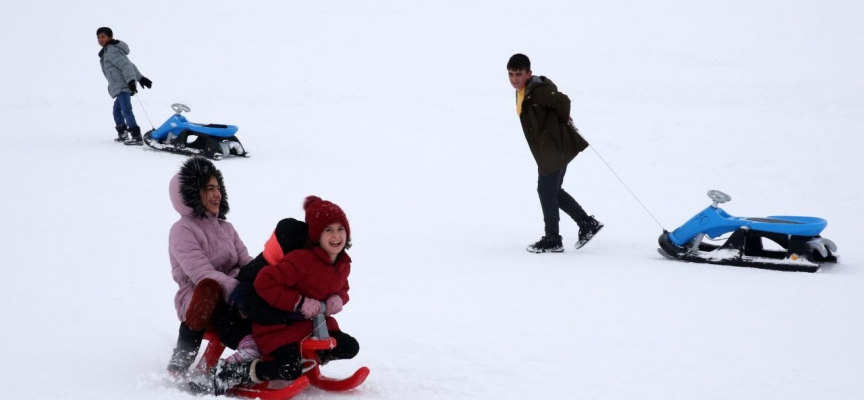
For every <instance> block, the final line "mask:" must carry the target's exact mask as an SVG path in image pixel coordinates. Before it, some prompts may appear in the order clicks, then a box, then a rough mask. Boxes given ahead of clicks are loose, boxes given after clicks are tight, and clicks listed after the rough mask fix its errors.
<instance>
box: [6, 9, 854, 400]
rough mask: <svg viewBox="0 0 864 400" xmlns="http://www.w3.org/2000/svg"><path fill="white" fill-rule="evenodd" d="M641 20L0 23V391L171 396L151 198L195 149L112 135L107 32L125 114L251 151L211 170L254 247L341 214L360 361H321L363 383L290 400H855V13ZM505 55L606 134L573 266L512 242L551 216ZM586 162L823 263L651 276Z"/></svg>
mask: <svg viewBox="0 0 864 400" xmlns="http://www.w3.org/2000/svg"><path fill="white" fill-rule="evenodd" d="M277 3H278V4H277ZM650 3H651V4H649V3H647V2H640V1H605V2H588V1H568V0H558V1H535V2H517V1H471V2H467V1H436V2H410V1H395V0H391V1H386V0H367V1H362V2H227V1H186V2H177V1H170V2H169V1H164V0H153V1H135V2H104V1H99V2H96V1H89V2H65V1H58V0H46V1H31V2H6V3H4V4H2V5H0V16H2V17H0V19H2V23H0V45H2V47H0V48H2V49H3V53H4V56H3V60H2V61H0V81H2V95H0V116H2V122H3V132H4V133H3V135H2V137H3V152H4V155H3V156H2V157H0V182H2V186H3V191H2V193H3V194H2V196H0V209H2V210H4V211H5V215H4V217H3V218H2V222H0V225H2V227H3V229H2V231H0V232H2V233H0V243H2V245H0V246H2V254H3V255H4V262H3V276H4V278H5V279H4V282H5V284H4V285H3V288H2V290H0V321H2V329H0V343H3V344H4V345H5V349H4V351H3V360H4V361H3V363H2V364H3V366H2V367H0V386H2V388H3V389H2V390H0V392H2V396H0V397H2V398H3V399H10V400H30V399H33V400H36V399H58V398H74V399H98V400H101V399H150V400H152V399H158V400H161V399H186V398H189V395H186V394H183V393H180V392H178V391H176V390H174V389H172V388H169V387H167V386H166V385H165V384H164V383H163V381H162V371H163V369H164V366H165V364H166V362H167V360H168V357H169V355H170V352H171V349H172V347H173V344H174V341H175V340H176V329H177V321H176V317H175V314H174V309H173V303H172V300H173V295H174V292H175V290H176V287H175V284H174V282H173V281H172V280H171V277H170V266H169V263H168V255H167V237H168V229H169V227H170V226H171V224H172V223H173V222H174V221H175V220H176V219H177V215H176V213H175V212H174V211H173V209H172V208H171V206H170V204H169V201H168V196H167V185H168V180H169V179H170V177H171V176H172V174H173V173H174V172H176V170H177V169H178V168H179V166H180V164H181V163H182V162H183V160H184V158H183V157H181V156H177V155H172V154H164V153H156V152H152V151H147V150H144V149H142V148H130V147H124V146H120V145H117V144H115V143H113V142H112V141H111V138H112V137H113V135H114V131H113V121H112V119H111V99H110V98H109V97H108V96H107V92H106V90H105V80H104V78H103V77H102V75H101V71H100V69H99V64H98V58H97V52H98V51H99V47H98V45H97V43H96V37H95V31H96V28H98V27H99V26H103V25H107V26H110V27H112V28H113V29H114V32H115V36H116V37H117V38H118V39H122V40H124V41H126V42H127V43H128V44H129V45H130V47H131V49H132V52H131V54H130V57H131V59H132V60H133V61H134V62H135V63H136V64H137V65H138V67H139V68H140V70H141V71H142V72H143V73H144V75H145V76H147V77H149V78H151V79H152V80H153V82H154V86H153V89H152V90H145V91H143V92H142V93H141V95H140V96H137V97H136V98H135V99H133V106H134V107H135V112H136V116H137V118H138V121H139V124H140V125H141V126H142V127H143V128H145V129H149V128H150V127H151V125H159V124H161V122H162V121H163V120H164V119H165V118H167V117H168V116H169V115H170V113H171V111H170V110H169V108H168V106H169V105H170V104H171V103H174V102H183V103H186V104H188V105H189V106H190V107H191V108H192V110H193V111H192V113H191V114H190V115H189V117H190V119H191V120H193V121H198V122H221V123H230V124H235V125H238V126H240V132H239V136H240V138H241V139H242V140H243V142H244V144H245V145H246V146H247V148H248V150H249V151H250V152H251V153H252V158H250V159H240V160H223V161H220V162H219V163H218V167H219V168H220V169H221V170H222V171H223V173H224V175H225V182H226V187H227V191H228V194H229V197H230V201H231V206H232V211H231V213H230V214H229V221H231V222H232V223H233V224H234V226H235V227H236V228H237V230H238V232H239V233H240V235H241V237H242V238H243V240H244V241H245V242H246V244H247V246H249V247H250V249H251V250H252V251H253V252H254V253H257V252H258V251H260V250H261V249H262V248H263V244H264V241H265V240H266V239H267V237H268V236H269V235H270V233H271V231H272V229H273V228H274V227H275V224H276V222H277V221H278V220H279V219H281V218H284V217H289V216H293V217H302V210H301V206H300V205H301V201H302V199H303V197H305V196H307V195H310V194H315V195H319V196H321V197H323V198H325V199H329V200H333V201H335V202H337V203H338V204H340V205H341V206H342V207H343V208H344V209H345V210H346V212H347V214H348V217H349V219H350V221H351V224H352V232H353V234H354V238H353V239H354V248H353V249H352V250H351V255H352V258H353V259H354V260H355V263H354V268H353V274H352V276H351V283H352V290H351V295H352V301H351V302H350V303H349V304H348V305H346V307H345V310H344V311H343V313H342V314H340V315H339V320H340V324H341V325H342V327H343V329H345V330H346V331H347V332H349V333H351V334H352V335H354V336H355V337H357V338H358V340H359V341H360V343H361V351H360V354H359V355H358V357H357V358H356V359H354V360H350V361H342V362H336V363H332V364H330V365H328V366H327V367H326V368H325V373H327V374H329V375H333V376H340V375H347V374H348V373H349V372H351V371H352V370H354V369H356V368H357V367H358V366H360V365H366V366H369V367H370V368H371V370H372V374H371V375H370V377H369V380H368V381H367V382H366V383H365V384H364V385H363V386H362V387H361V388H359V389H358V390H356V391H355V392H352V393H350V394H329V393H323V392H321V391H317V390H307V391H306V392H304V393H302V394H301V395H300V396H298V399H301V400H302V399H313V398H314V399H318V398H328V399H329V398H344V399H348V398H352V399H353V398H357V399H438V398H446V399H505V398H507V399H511V398H512V399H571V398H578V399H627V400H630V399H658V400H660V399H662V400H672V399H682V400H683V399H687V400H690V399H760V400H764V399H784V400H786V399H861V398H864V383H862V382H864V381H862V380H861V375H862V373H864V344H862V339H864V322H862V319H861V318H860V316H861V312H860V308H861V305H862V304H864V290H862V287H864V269H862V265H864V252H862V251H861V250H860V248H859V247H858V244H859V243H858V242H857V239H858V238H859V237H860V233H855V232H856V231H857V228H858V227H860V226H861V225H862V223H864V217H862V213H861V211H860V209H861V208H860V206H859V202H860V200H859V199H861V198H862V196H864V189H862V186H861V178H860V174H861V173H862V171H864V162H862V158H861V154H862V152H864V141H862V140H861V134H862V133H864V113H862V110H864V75H862V74H861V71H864V56H862V53H861V52H860V45H861V43H862V41H864V28H862V25H861V23H860V17H861V16H862V15H864V3H861V2H859V1H855V0H846V1H843V0H837V1H825V0H812V1H809V0H808V1H796V2H788V1H779V0H757V1H747V2H744V1H715V0H706V1H700V2H692V1H683V0H681V1H675V0H661V1H658V2H650ZM516 52H524V53H526V54H528V55H529V56H530V57H531V59H532V61H533V66H534V68H533V70H534V72H535V74H542V75H547V76H549V77H550V78H551V79H553V80H554V81H555V82H556V83H557V84H558V86H559V87H560V88H561V90H562V91H563V92H564V93H567V94H568V95H570V97H571V99H572V100H573V118H574V120H575V121H576V123H577V125H578V126H579V127H580V129H581V131H582V132H583V133H584V135H585V136H586V137H587V139H588V140H589V141H590V142H591V143H592V145H593V148H591V149H588V150H586V151H585V152H584V153H583V154H581V155H580V156H579V157H578V158H577V159H576V160H575V161H574V162H573V163H572V164H571V165H570V168H569V170H568V174H567V178H566V182H565V187H566V188H567V189H568V190H569V191H570V192H571V193H572V194H573V195H574V196H575V197H576V198H577V199H578V200H579V201H580V202H581V203H582V205H583V206H584V207H585V208H586V210H587V211H588V212H589V213H592V214H595V215H596V216H597V218H598V219H600V220H601V221H603V222H604V223H606V226H607V227H606V228H605V230H604V231H603V232H602V234H601V235H600V236H598V237H597V238H596V239H595V241H593V242H592V243H591V244H590V245H589V246H587V247H585V248H584V249H582V250H579V251H575V250H574V249H573V248H572V244H573V242H575V239H576V235H577V227H576V226H575V224H573V223H570V222H569V221H568V222H563V223H562V233H563V235H564V237H565V241H566V242H567V246H568V248H567V251H566V252H565V253H564V254H553V255H534V254H529V253H527V252H525V250H524V247H525V246H526V245H527V244H529V243H531V242H533V241H535V240H537V239H538V238H539V237H540V236H541V235H542V217H541V214H540V208H539V203H538V201H537V198H536V197H537V196H536V191H535V185H536V166H535V165H534V161H533V159H532V158H531V156H530V153H529V152H528V149H527V146H526V144H525V140H524V138H523V136H522V133H521V131H520V128H519V124H518V120H517V118H516V115H515V110H514V104H513V101H514V98H513V91H512V88H511V87H510V85H509V83H508V82H507V77H506V69H505V64H506V62H507V59H508V58H509V57H510V55H512V54H513V53H516ZM139 101H140V102H139ZM145 110H146V114H145ZM148 118H149V120H148ZM598 154H599V156H602V160H601V158H600V157H599V156H598ZM603 160H605V161H606V162H607V163H608V164H609V165H610V166H611V167H612V168H613V169H614V170H615V172H617V174H618V175H619V176H620V177H621V178H622V179H623V180H624V181H625V182H626V183H627V184H628V185H629V187H630V188H631V189H632V190H633V192H634V193H636V194H637V196H639V199H640V200H641V201H642V202H643V203H644V204H645V206H646V207H647V208H648V209H649V210H650V211H651V213H652V214H653V215H654V217H656V219H657V220H658V221H659V224H660V225H662V227H663V228H666V229H670V230H671V229H674V228H675V227H677V226H678V225H679V224H681V223H683V222H684V221H685V220H687V219H688V218H689V217H690V216H692V215H693V214H694V213H695V212H697V211H698V210H700V209H702V208H703V207H705V206H706V205H707V204H709V200H708V198H707V197H706V196H705V192H706V191H707V190H708V189H720V190H723V191H726V192H727V193H729V194H731V195H732V197H733V201H732V202H731V203H728V204H727V205H726V207H725V209H726V210H727V211H728V212H730V213H731V214H733V215H741V216H765V215H771V214H791V215H814V216H819V217H823V218H826V219H828V221H829V225H828V228H827V229H826V230H825V232H824V236H826V237H828V238H831V239H833V240H834V241H835V242H836V243H837V244H838V246H839V254H840V255H841V263H840V264H838V265H836V266H834V267H832V268H826V269H825V270H823V271H822V272H821V273H818V274H803V273H781V272H773V271H761V270H753V269H742V268H733V267H719V266H710V265H693V264H685V263H676V262H671V261H668V260H665V259H663V258H661V257H660V256H659V255H658V254H657V253H656V251H655V249H656V247H657V246H656V239H657V236H658V235H659V234H660V233H661V231H662V230H661V227H660V226H658V224H657V223H655V221H654V220H653V219H652V218H651V216H649V215H648V213H646V212H645V210H644V209H643V208H642V207H641V206H640V205H639V203H638V202H637V201H636V200H634V198H633V197H631V196H630V194H629V193H628V191H627V189H625V188H624V187H623V186H622V185H621V184H620V183H619V182H618V180H617V179H616V178H615V175H613V174H612V173H611V172H610V171H609V169H607V167H606V165H605V164H604V162H603Z"/></svg>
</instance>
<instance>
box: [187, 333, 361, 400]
mask: <svg viewBox="0 0 864 400" xmlns="http://www.w3.org/2000/svg"><path fill="white" fill-rule="evenodd" d="M204 339H206V340H207V342H208V343H207V347H206V348H205V349H204V354H203V355H202V356H201V361H199V363H198V365H197V366H196V367H195V368H196V369H198V370H199V371H202V372H203V371H207V370H209V369H211V368H213V367H214V366H216V364H217V363H218V362H219V358H220V357H221V356H222V353H223V352H224V351H225V345H223V344H222V342H221V341H220V340H219V336H218V335H217V334H216V333H215V332H207V333H206V334H205V335H204ZM334 347H336V339H334V338H331V337H327V338H325V339H317V338H314V337H312V338H307V339H305V340H303V341H302V342H301V343H300V348H301V350H300V353H301V356H302V357H303V362H304V364H303V371H304V372H303V375H302V376H300V378H298V379H296V380H294V381H292V382H290V383H288V384H287V385H284V386H281V387H280V386H279V382H282V381H279V382H276V381H273V382H263V383H259V384H257V385H255V386H249V387H242V386H241V387H236V388H233V389H229V390H228V394H229V395H231V396H235V397H243V398H250V399H252V398H260V399H261V400H285V399H290V398H291V397H294V396H296V395H297V394H299V393H300V392H302V391H303V389H305V388H306V387H307V386H309V384H310V383H311V384H312V385H313V386H315V387H318V388H320V389H322V390H326V391H332V392H344V391H348V390H351V389H354V388H356V387H357V386H360V385H361V384H363V382H364V381H366V377H368V376H369V368H366V367H361V368H360V369H358V370H357V372H354V374H352V375H351V376H349V377H348V378H345V379H334V378H328V377H326V376H323V375H321V368H320V365H319V362H318V355H317V353H316V351H318V350H327V349H332V348H334Z"/></svg>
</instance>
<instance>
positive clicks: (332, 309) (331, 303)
mask: <svg viewBox="0 0 864 400" xmlns="http://www.w3.org/2000/svg"><path fill="white" fill-rule="evenodd" d="M326 304H327V310H326V311H325V314H327V315H333V314H338V313H339V311H342V298H341V297H339V295H335V294H334V295H332V296H330V297H328V298H327V303H326Z"/></svg>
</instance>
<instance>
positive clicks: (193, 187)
mask: <svg viewBox="0 0 864 400" xmlns="http://www.w3.org/2000/svg"><path fill="white" fill-rule="evenodd" d="M178 176H179V177H180V198H181V199H182V200H183V204H185V205H186V206H187V207H189V208H191V209H192V215H194V216H196V217H198V218H204V217H206V216H207V210H206V209H205V208H204V204H202V203H201V188H202V187H203V186H206V185H207V182H208V181H209V180H210V177H211V176H215V177H216V181H217V182H219V190H220V191H221V192H222V202H221V203H219V219H225V215H226V214H228V210H229V207H228V192H227V191H226V190H225V182H223V181H222V172H220V171H219V170H218V169H216V166H215V165H213V163H212V162H211V161H210V160H208V159H206V158H204V157H200V156H194V157H190V158H189V159H188V160H186V162H185V163H183V166H182V167H180V173H178Z"/></svg>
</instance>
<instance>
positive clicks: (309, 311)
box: [299, 297, 321, 318]
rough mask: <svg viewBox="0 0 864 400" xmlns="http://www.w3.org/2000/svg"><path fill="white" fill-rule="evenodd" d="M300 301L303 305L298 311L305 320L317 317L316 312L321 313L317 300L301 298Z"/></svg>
mask: <svg viewBox="0 0 864 400" xmlns="http://www.w3.org/2000/svg"><path fill="white" fill-rule="evenodd" d="M300 301H302V302H303V304H302V305H301V306H300V310H299V311H300V313H302V314H303V316H304V317H306V318H312V317H314V316H316V315H318V312H320V311H321V302H320V301H318V300H315V299H311V298H309V297H301V298H300Z"/></svg>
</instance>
